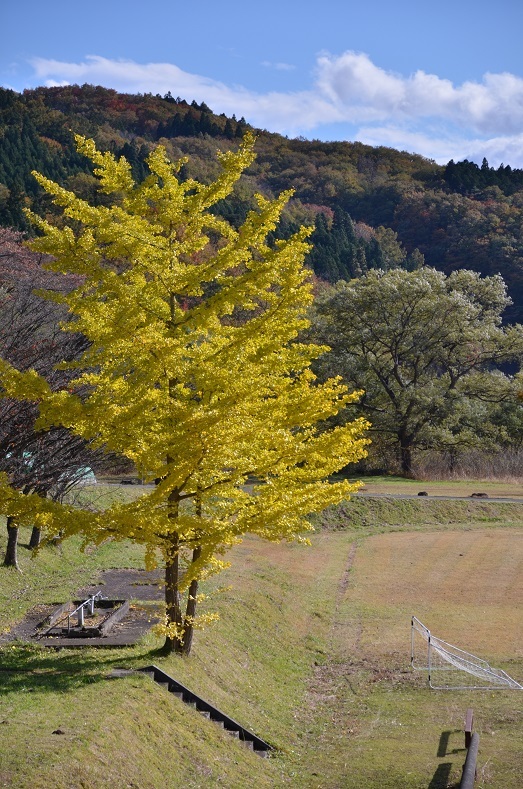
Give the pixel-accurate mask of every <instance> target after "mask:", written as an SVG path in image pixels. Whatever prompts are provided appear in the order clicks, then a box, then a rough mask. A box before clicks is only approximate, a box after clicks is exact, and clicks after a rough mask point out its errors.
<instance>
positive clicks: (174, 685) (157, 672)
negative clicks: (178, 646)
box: [139, 666, 275, 756]
mask: <svg viewBox="0 0 523 789" xmlns="http://www.w3.org/2000/svg"><path fill="white" fill-rule="evenodd" d="M139 671H140V672H142V673H143V674H147V675H148V676H149V677H151V679H153V680H154V681H155V682H157V683H158V684H159V685H162V686H163V687H165V688H166V689H167V690H168V691H169V692H170V693H173V694H174V695H175V696H176V697H177V698H179V699H180V700H181V701H183V702H185V704H189V705H190V706H192V707H194V708H195V709H196V710H198V712H200V713H201V714H202V715H204V716H205V717H206V718H209V719H210V720H212V721H214V722H215V723H217V724H218V725H219V726H222V727H223V728H224V729H225V731H226V732H228V734H231V735H232V736H233V737H236V739H238V740H240V741H241V742H242V743H243V744H244V745H245V746H247V747H248V748H250V749H251V750H252V751H254V753H257V754H258V755H259V756H267V755H268V754H269V753H270V752H271V751H274V750H275V749H274V748H273V746H272V745H269V743H268V742H265V741H264V740H262V739H260V737H257V736H256V735H255V734H253V733H252V732H250V731H248V729H246V728H244V727H243V726H242V725H241V724H240V723H237V722H236V721H235V720H233V719H232V718H229V716H228V715H225V714H224V713H223V712H220V710H218V709H216V707H213V705H212V704H209V702H207V701H204V699H201V698H200V697H199V696H197V695H196V694H195V693H193V692H192V691H190V690H189V689H188V688H186V687H185V686H184V685H182V684H181V683H180V682H178V681H177V680H175V679H173V678H172V677H170V676H169V675H168V674H166V673H165V671H162V669H161V668H158V666H147V667H146V668H141V669H139Z"/></svg>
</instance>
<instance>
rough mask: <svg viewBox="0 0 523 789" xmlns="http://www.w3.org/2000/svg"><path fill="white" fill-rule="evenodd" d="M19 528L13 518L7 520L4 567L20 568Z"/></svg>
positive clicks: (9, 517)
mask: <svg viewBox="0 0 523 789" xmlns="http://www.w3.org/2000/svg"><path fill="white" fill-rule="evenodd" d="M17 547H18V526H17V525H16V523H15V521H14V519H13V518H12V516H8V518H7V547H6V549H5V558H4V567H15V568H16V569H17V570H18V569H19V567H18V558H17Z"/></svg>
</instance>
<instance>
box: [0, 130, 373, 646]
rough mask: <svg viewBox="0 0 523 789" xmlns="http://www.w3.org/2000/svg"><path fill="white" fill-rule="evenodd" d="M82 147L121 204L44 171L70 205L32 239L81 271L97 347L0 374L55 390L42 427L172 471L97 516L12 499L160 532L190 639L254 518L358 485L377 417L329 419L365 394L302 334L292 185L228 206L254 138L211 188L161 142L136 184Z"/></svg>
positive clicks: (85, 143) (7, 495)
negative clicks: (289, 215) (291, 230)
mask: <svg viewBox="0 0 523 789" xmlns="http://www.w3.org/2000/svg"><path fill="white" fill-rule="evenodd" d="M77 144H78V148H79V150H80V152H81V153H83V154H84V155H86V156H87V157H89V158H90V159H91V160H92V162H93V163H94V165H95V174H96V176H97V177H98V179H99V181H100V189H101V190H102V191H103V192H104V193H105V194H106V196H107V197H106V198H104V201H103V202H104V204H103V205H91V204H89V203H88V202H86V201H85V200H83V199H81V198H80V197H78V196H76V195H75V194H74V193H73V192H70V191H67V190H66V189H64V188H62V187H60V186H58V185H57V184H56V183H53V182H52V181H49V180H48V179H46V178H44V177H43V176H41V175H36V177H37V179H38V181H39V183H40V184H41V186H42V187H43V188H44V189H45V191H46V192H47V193H48V194H49V195H50V196H51V197H52V199H53V201H54V203H55V204H56V205H57V206H59V207H60V208H61V210H62V216H61V218H60V220H59V221H57V222H56V224H53V223H51V222H49V221H47V220H45V219H41V218H39V217H36V216H32V219H33V221H34V222H35V224H36V225H37V227H38V228H39V230H40V231H41V237H39V238H38V239H37V240H36V241H34V242H33V244H32V246H33V248H34V249H36V250H39V251H41V252H45V253H50V254H51V255H52V256H53V258H54V262H53V263H52V264H50V265H51V268H52V269H54V270H56V271H59V272H67V273H72V274H75V275H77V280H76V281H77V282H78V283H79V284H78V285H77V287H75V289H73V290H72V291H71V292H70V293H68V294H66V295H63V294H62V295H61V296H60V299H62V301H64V302H65V303H66V305H67V307H68V310H69V312H70V315H71V317H72V318H73V320H72V321H69V322H68V323H67V325H66V326H64V330H74V331H77V332H81V333H82V334H83V335H84V336H85V337H86V338H87V339H88V340H89V343H90V345H89V348H88V350H87V351H86V352H85V353H84V354H83V356H82V357H81V359H80V360H79V361H78V362H76V363H75V365H76V367H77V375H76V377H75V378H74V379H73V381H72V383H70V384H69V385H68V388H67V389H64V390H59V391H52V390H51V388H50V387H49V386H48V384H47V383H46V381H45V380H44V379H43V378H41V377H40V376H38V375H37V374H36V373H35V372H34V371H29V372H18V371H17V370H15V369H14V368H13V367H12V366H10V365H8V364H7V363H5V362H0V383H1V385H2V387H3V391H4V396H9V397H15V398H19V399H20V398H23V399H30V400H33V401H37V402H38V403H39V409H40V417H39V422H38V426H39V428H41V429H43V430H45V429H47V428H50V427H51V426H53V425H61V426H63V427H66V428H68V429H69V430H71V431H72V432H73V433H75V434H77V435H79V436H81V437H83V438H85V439H87V440H89V441H90V442H94V444H95V445H98V446H102V447H104V448H105V449H106V450H107V451H109V452H115V453H118V454H119V455H122V456H125V457H126V458H128V459H130V460H131V461H133V463H134V464H135V466H136V469H137V473H138V474H139V475H140V477H142V478H143V479H144V480H146V481H149V482H153V481H154V482H155V485H154V486H151V487H150V488H148V489H147V492H146V493H145V494H144V495H142V496H141V497H140V498H138V499H137V500H136V501H134V502H132V503H126V504H118V505H114V506H111V507H110V508H109V509H107V510H105V511H104V512H101V513H98V514H93V513H92V512H87V511H83V510H79V509H73V508H71V507H68V506H67V505H58V504H55V503H53V502H49V501H46V500H41V499H38V497H36V496H20V495H19V494H17V492H16V491H14V490H12V489H11V488H10V487H9V485H8V484H7V481H6V480H4V481H3V483H2V485H1V487H0V507H1V509H2V511H3V512H4V513H6V514H10V515H13V516H14V517H16V519H17V522H19V523H23V522H24V520H25V521H26V522H28V521H30V522H32V523H34V522H37V523H39V524H40V525H41V526H43V527H46V528H47V530H48V533H50V534H51V535H52V534H56V533H58V532H60V533H61V534H63V535H65V536H68V535H71V534H75V533H81V534H83V535H84V537H85V539H86V541H88V542H93V543H100V542H101V541H103V540H106V539H107V538H114V539H120V540H124V539H125V540H127V539H128V540H134V541H136V542H138V543H141V544H143V545H144V546H145V549H146V562H147V566H148V567H151V566H154V564H155V563H158V562H160V561H161V562H162V563H163V566H164V568H165V603H166V614H165V621H164V623H163V625H162V626H161V630H162V632H163V634H164V635H165V638H166V641H165V649H166V651H177V652H181V653H188V652H189V650H190V648H191V642H192V635H193V629H194V627H195V626H197V625H198V624H201V623H202V619H203V621H205V618H206V617H205V616H204V617H203V618H202V617H198V616H197V613H196V608H197V601H198V599H199V594H198V582H199V581H200V580H201V579H202V578H204V577H207V576H208V575H209V574H211V573H213V572H216V571H218V570H219V569H221V567H222V566H223V564H224V562H223V560H222V559H221V557H222V556H223V554H224V553H225V552H226V550H227V549H228V548H230V547H231V546H232V545H234V544H235V543H237V542H238V541H239V540H240V539H241V537H242V536H243V535H245V534H246V533H252V534H257V535H259V536H261V537H263V538H266V539H269V540H275V541H278V540H291V539H296V538H299V536H300V535H301V534H302V533H303V532H304V531H306V530H307V529H309V528H310V526H309V522H308V520H307V515H308V514H309V513H311V512H314V511H318V510H321V509H323V508H324V507H325V506H327V505H328V504H332V503H335V502H338V501H340V500H341V499H343V498H345V497H347V495H348V494H349V493H350V491H351V490H353V489H354V486H351V485H350V484H349V483H347V482H336V483H332V482H330V481H329V477H330V475H332V473H333V472H335V471H336V470H338V469H340V468H341V467H344V466H346V465H347V464H348V463H350V462H353V461H356V460H357V459H358V458H360V457H362V456H363V455H364V454H365V445H366V443H367V439H366V438H365V429H366V423H365V422H364V421H363V420H357V421H355V422H353V423H351V424H347V425H344V426H343V427H338V428H334V429H327V427H326V420H327V419H328V417H330V416H332V415H333V414H335V413H337V412H338V411H339V410H340V408H342V407H343V406H344V405H345V404H346V403H347V402H349V401H350V400H352V399H354V397H355V396H356V395H354V394H353V393H348V392H347V391H346V389H345V387H344V386H343V385H342V384H340V382H339V381H338V380H337V379H333V380H329V381H327V382H326V383H322V384H319V383H318V382H317V381H316V380H315V377H314V375H313V373H312V372H311V369H310V364H311V361H312V360H313V359H315V358H316V357H317V356H318V355H319V354H320V353H321V352H322V351H323V350H324V349H322V348H321V347H319V346H315V345H309V344H304V343H302V342H300V341H299V337H298V335H299V332H300V331H301V330H302V329H304V328H305V327H307V325H308V321H307V318H306V313H307V309H308V307H309V305H310V303H311V300H312V295H311V285H310V282H309V274H308V272H307V270H306V269H305V268H304V266H303V260H304V257H305V255H306V253H307V251H308V248H309V246H308V243H307V236H308V234H309V230H308V229H306V228H302V229H301V230H300V231H299V232H298V233H296V234H295V235H294V236H292V237H291V238H290V239H288V240H285V241H270V240H269V239H270V238H271V235H272V234H273V231H274V230H275V228H276V226H277V224H278V221H279V217H280V214H281V211H282V209H283V207H284V205H285V203H286V201H287V200H288V199H289V196H290V195H289V194H288V193H286V194H283V195H281V196H280V197H279V198H277V199H275V200H268V199H265V198H264V197H262V196H258V198H257V201H258V209H257V210H256V211H253V212H251V213H250V214H249V215H248V216H247V218H246V220H245V222H244V223H243V225H242V226H241V227H240V228H239V229H238V230H236V229H234V228H233V227H232V226H231V225H230V224H229V223H227V222H225V221H224V220H223V219H221V218H220V217H219V216H218V215H217V214H216V213H213V211H212V208H213V206H215V205H216V204H217V203H218V202H219V201H220V200H222V199H223V198H225V197H227V195H229V194H230V193H231V191H232V190H233V188H234V185H235V183H236V181H237V180H238V179H239V177H240V175H241V173H242V172H243V171H244V170H245V168H246V167H248V166H249V164H250V163H251V162H252V161H253V158H254V154H253V146H254V139H253V138H251V137H250V136H247V137H246V138H245V140H244V141H243V143H242V144H241V145H240V147H239V150H238V151H237V152H229V153H225V154H219V159H220V162H221V170H220V175H219V176H218V177H217V178H216V180H215V181H214V182H213V183H211V184H208V185H207V184H202V183H199V182H196V181H194V180H191V179H189V180H184V179H182V178H181V177H180V167H181V165H182V164H183V161H180V162H178V163H176V164H173V163H171V162H169V161H168V159H167V157H166V153H165V150H164V149H163V148H161V147H159V148H156V150H154V151H153V152H152V153H151V154H150V156H149V158H148V167H149V170H150V175H149V176H148V177H147V178H146V179H145V180H144V181H143V182H142V183H139V184H137V183H135V182H134V181H133V178H132V176H131V169H130V166H129V164H128V163H127V161H126V160H125V159H123V158H121V159H116V158H115V157H113V156H112V155H111V154H110V153H101V152H99V151H98V150H97V149H96V147H95V144H94V143H93V141H92V140H86V139H83V138H77ZM207 616H210V615H207Z"/></svg>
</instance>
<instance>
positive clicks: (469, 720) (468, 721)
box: [465, 707, 474, 750]
mask: <svg viewBox="0 0 523 789" xmlns="http://www.w3.org/2000/svg"><path fill="white" fill-rule="evenodd" d="M473 726H474V710H473V709H472V707H469V708H468V710H467V713H466V715H465V748H467V750H468V749H469V748H470V743H471V740H472V729H473Z"/></svg>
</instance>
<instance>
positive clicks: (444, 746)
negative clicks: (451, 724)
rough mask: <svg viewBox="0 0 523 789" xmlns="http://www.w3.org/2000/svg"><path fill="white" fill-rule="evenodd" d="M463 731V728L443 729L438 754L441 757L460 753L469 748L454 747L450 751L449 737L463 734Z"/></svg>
mask: <svg viewBox="0 0 523 789" xmlns="http://www.w3.org/2000/svg"><path fill="white" fill-rule="evenodd" d="M461 733H462V730H461V729H453V730H452V731H442V732H441V735H440V738H439V744H438V752H437V754H436V756H438V757H439V758H441V757H442V756H450V755H453V754H456V753H460V752H461V751H466V750H467V749H466V748H453V749H452V750H451V751H449V739H450V737H451V735H452V734H461Z"/></svg>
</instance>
